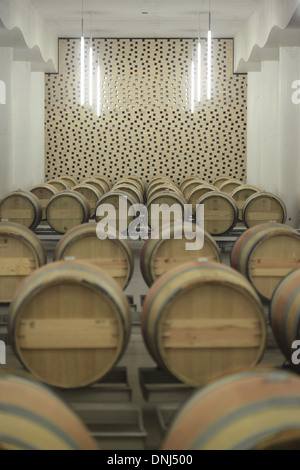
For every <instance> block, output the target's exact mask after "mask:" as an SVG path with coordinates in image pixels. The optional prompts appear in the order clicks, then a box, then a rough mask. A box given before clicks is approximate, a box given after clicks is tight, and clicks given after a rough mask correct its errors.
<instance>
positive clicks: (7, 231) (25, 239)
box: [0, 222, 47, 303]
mask: <svg viewBox="0 0 300 470" xmlns="http://www.w3.org/2000/svg"><path fill="white" fill-rule="evenodd" d="M0 247H1V249H0V303H9V302H11V301H12V299H13V296H14V294H15V292H16V290H17V288H18V286H19V285H20V283H21V282H22V281H23V280H24V279H25V278H26V277H27V276H28V275H29V274H31V273H32V272H33V271H34V270H36V269H37V268H39V267H40V266H43V265H44V264H46V263H47V257H46V252H45V250H44V247H43V245H42V243H41V242H40V240H39V239H38V238H37V237H36V235H35V234H34V233H33V232H32V231H31V230H29V229H28V228H26V227H24V226H22V225H19V224H15V223H12V222H1V223H0Z"/></svg>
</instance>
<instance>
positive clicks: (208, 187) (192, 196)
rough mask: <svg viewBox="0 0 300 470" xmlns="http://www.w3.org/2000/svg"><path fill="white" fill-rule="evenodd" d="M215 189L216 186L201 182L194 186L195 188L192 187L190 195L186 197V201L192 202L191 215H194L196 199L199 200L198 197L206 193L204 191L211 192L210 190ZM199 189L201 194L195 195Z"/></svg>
mask: <svg viewBox="0 0 300 470" xmlns="http://www.w3.org/2000/svg"><path fill="white" fill-rule="evenodd" d="M215 190H216V188H215V187H214V186H213V185H212V184H201V185H199V186H196V188H194V189H193V190H192V191H191V192H190V195H189V198H188V203H189V204H192V214H193V216H195V215H196V204H197V201H199V199H200V197H202V196H204V194H206V193H209V192H212V191H215ZM199 191H201V192H203V194H201V195H200V196H198V195H197V193H198V192H199Z"/></svg>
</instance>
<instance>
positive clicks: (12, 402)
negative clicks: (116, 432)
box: [0, 374, 99, 450]
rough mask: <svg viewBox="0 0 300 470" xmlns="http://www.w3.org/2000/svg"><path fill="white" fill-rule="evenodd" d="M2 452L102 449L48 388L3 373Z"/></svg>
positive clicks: (0, 394)
mask: <svg viewBox="0 0 300 470" xmlns="http://www.w3.org/2000/svg"><path fill="white" fill-rule="evenodd" d="M0 450H99V449H98V448H97V444H96V442H95V441H94V439H93V438H92V437H91V436H90V435H89V432H88V430H87V429H86V427H85V426H84V425H83V424H82V423H81V422H80V420H79V419H78V418H77V416H75V414H74V413H73V412H72V411H71V410H69V408H68V407H67V406H66V405H65V404H64V403H63V402H62V401H61V400H60V399H59V398H58V397H56V395H54V394H53V393H52V392H50V391H49V390H48V389H47V388H46V387H44V386H42V385H41V384H38V383H36V382H34V381H32V380H29V379H27V378H25V377H21V376H19V375H12V374H0Z"/></svg>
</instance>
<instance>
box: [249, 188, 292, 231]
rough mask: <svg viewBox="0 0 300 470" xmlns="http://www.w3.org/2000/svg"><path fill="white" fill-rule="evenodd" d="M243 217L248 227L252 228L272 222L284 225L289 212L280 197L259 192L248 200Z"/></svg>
mask: <svg viewBox="0 0 300 470" xmlns="http://www.w3.org/2000/svg"><path fill="white" fill-rule="evenodd" d="M242 217H243V221H244V224H245V225H246V227H248V228H250V227H254V226H255V225H260V224H263V223H267V222H271V221H272V222H277V223H279V224H284V223H285V221H286V217H287V212H286V207H285V204H284V202H283V201H282V200H281V199H280V198H279V197H278V196H275V194H272V193H264V192H259V193H256V194H253V195H252V196H250V197H249V198H248V199H247V201H246V202H245V204H244V206H243V213H242Z"/></svg>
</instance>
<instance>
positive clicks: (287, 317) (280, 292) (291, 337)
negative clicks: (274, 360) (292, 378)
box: [271, 264, 300, 371]
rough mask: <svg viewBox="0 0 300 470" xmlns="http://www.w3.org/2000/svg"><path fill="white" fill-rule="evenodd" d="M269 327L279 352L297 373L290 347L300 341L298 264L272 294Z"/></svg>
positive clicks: (297, 368) (297, 367) (299, 280)
mask: <svg viewBox="0 0 300 470" xmlns="http://www.w3.org/2000/svg"><path fill="white" fill-rule="evenodd" d="M271 325H272V329H273V333H274V336H275V338H276V341H277V344H278V346H279V348H280V350H281V351H282V353H283V354H284V355H285V357H286V359H287V360H288V361H289V362H290V363H291V364H292V365H293V367H294V368H295V369H296V370H297V371H299V370H300V367H299V364H296V363H293V361H292V356H293V354H294V353H295V350H294V349H293V348H292V345H293V343H294V341H300V334H299V332H300V264H299V269H297V270H296V271H293V272H292V273H291V274H289V275H288V276H287V277H285V278H284V279H283V281H282V282H281V283H280V284H279V286H278V287H277V289H276V291H275V292H274V295H273V298H272V303H271ZM299 344H300V343H299ZM299 347H300V346H299ZM299 347H298V349H299ZM297 359H299V355H298V357H297ZM297 362H298V361H297Z"/></svg>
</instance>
